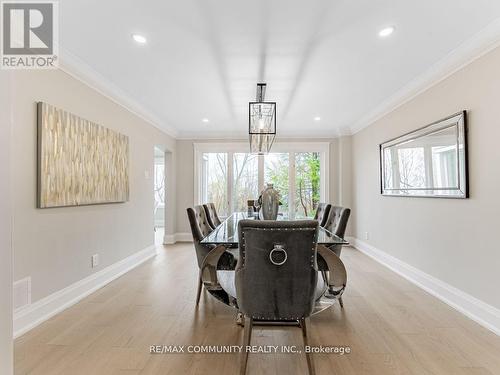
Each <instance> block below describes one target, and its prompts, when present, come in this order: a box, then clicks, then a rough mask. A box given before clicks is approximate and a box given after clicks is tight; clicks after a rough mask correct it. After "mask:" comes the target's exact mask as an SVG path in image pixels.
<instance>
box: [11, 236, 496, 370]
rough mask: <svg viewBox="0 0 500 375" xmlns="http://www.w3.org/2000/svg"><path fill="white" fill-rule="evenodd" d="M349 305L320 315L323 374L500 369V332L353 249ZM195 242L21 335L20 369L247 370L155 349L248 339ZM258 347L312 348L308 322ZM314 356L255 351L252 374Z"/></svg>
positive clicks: (315, 327) (347, 258) (298, 366)
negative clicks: (206, 285)
mask: <svg viewBox="0 0 500 375" xmlns="http://www.w3.org/2000/svg"><path fill="white" fill-rule="evenodd" d="M342 259H343V260H344V262H345V264H346V267H347V270H348V277H349V282H348V287H347V291H346V293H345V294H344V296H345V297H344V303H345V309H344V310H343V311H342V310H340V308H339V307H338V306H335V307H334V308H333V309H329V310H327V311H324V312H322V313H320V314H318V315H316V316H314V317H312V318H311V331H310V336H311V342H312V343H311V344H312V345H346V346H349V347H350V348H351V350H352V353H351V354H346V355H343V356H340V355H334V354H321V355H315V356H314V359H315V364H316V371H317V373H318V374H338V375H343V374H356V375H358V374H371V375H373V374H375V375H377V374H384V375H385V374H414V375H424V374H434V375H436V374H453V375H464V374H474V375H484V374H490V375H491V374H500V337H498V336H496V335H494V334H493V333H491V332H489V331H488V330H486V329H484V328H482V327H481V326H479V325H478V324H476V323H474V322H473V321H471V320H469V319H467V318H466V317H464V316H463V315H461V314H460V313H458V312H456V311H455V310H453V309H452V308H450V307H448V306H447V305H445V304H444V303H442V302H440V301H438V300H437V299H435V298H434V297H432V296H430V295H428V294H427V293H425V292H424V291H422V290H420V289H419V288H417V287H415V286H414V285H412V284H411V283H409V282H408V281H406V280H404V279H402V278H401V277H399V276H398V275H396V274H394V273H393V272H391V271H389V270H387V269H385V268H384V267H382V266H381V265H379V264H377V263H376V262H374V261H373V260H371V259H370V258H368V257H367V256H365V255H363V254H362V253H360V252H358V251H357V250H354V249H351V248H346V249H344V250H343V254H342ZM197 276H198V271H197V266H196V260H195V258H194V250H193V248H192V245H191V244H177V245H173V246H167V247H164V248H162V250H161V253H160V255H158V256H157V257H156V258H155V259H153V260H151V261H149V262H147V263H145V264H143V265H142V266H140V267H138V268H136V269H135V270H133V271H131V272H129V273H128V274H126V275H124V276H122V277H121V278H119V279H118V280H115V281H114V282H112V283H110V284H108V285H107V286H106V287H104V288H102V289H100V290H99V291H97V292H96V293H94V294H92V295H91V296H89V297H87V298H85V299H84V300H83V301H81V302H80V303H78V304H77V305H75V306H73V307H71V308H69V309H67V310H66V311H64V312H62V313H61V314H59V315H57V316H55V317H54V318H52V319H50V320H49V321H47V322H45V323H44V324H42V325H40V326H39V327H37V328H36V329H34V330H32V331H31V332H29V333H27V334H26V335H24V336H22V337H20V338H19V339H17V340H16V342H15V374H17V375H24V374H43V375H52V374H58V375H79V374H82V375H101V374H103V375H114V374H127V375H133V374H134V375H135V374H141V375H147V374H155V375H160V374H161V375H165V374H172V375H180V374H237V373H238V369H239V366H238V365H239V356H238V354H219V355H215V354H203V355H199V354H197V355H195V354H168V355H160V354H156V355H151V354H149V347H150V345H193V344H200V345H240V344H241V341H242V338H243V329H242V328H241V327H239V326H237V325H235V323H234V317H235V311H234V310H232V309H231V308H229V307H227V306H225V305H223V304H221V303H219V302H217V301H215V300H214V299H213V298H212V297H211V296H209V295H208V294H207V293H204V295H203V296H202V300H201V302H200V306H199V308H198V309H196V307H195V295H196V279H197ZM252 344H255V345H302V337H301V332H300V329H299V328H295V327H274V328H269V327H256V328H255V329H254V333H253V336H252ZM306 373H307V367H306V360H305V356H304V354H295V355H294V354H250V357H249V362H248V372H247V374H249V375H251V374H279V375H294V374H297V375H299V374H300V375H303V374H306Z"/></svg>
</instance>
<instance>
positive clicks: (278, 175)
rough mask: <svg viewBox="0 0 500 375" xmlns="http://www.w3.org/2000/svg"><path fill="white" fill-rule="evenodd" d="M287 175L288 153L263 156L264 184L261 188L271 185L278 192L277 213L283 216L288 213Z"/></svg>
mask: <svg viewBox="0 0 500 375" xmlns="http://www.w3.org/2000/svg"><path fill="white" fill-rule="evenodd" d="M289 174H290V164H289V154H288V153H269V154H268V155H265V156H264V183H263V184H262V187H263V188H264V186H265V185H266V184H273V185H274V188H275V189H276V190H278V191H279V192H280V194H281V200H280V203H281V205H280V207H279V211H278V212H280V213H285V214H288V213H289V212H290V207H289V204H288V202H289V195H290V194H289V187H290V180H289V178H288V175H289ZM259 194H260V193H259Z"/></svg>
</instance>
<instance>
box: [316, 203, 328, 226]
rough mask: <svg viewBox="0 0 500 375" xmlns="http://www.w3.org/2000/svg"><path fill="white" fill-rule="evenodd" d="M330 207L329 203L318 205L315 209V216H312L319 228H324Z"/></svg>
mask: <svg viewBox="0 0 500 375" xmlns="http://www.w3.org/2000/svg"><path fill="white" fill-rule="evenodd" d="M331 207H332V205H331V204H329V203H319V204H318V208H317V209H316V214H315V215H314V220H317V221H318V223H319V226H320V227H324V226H325V223H326V220H327V219H328V215H329V214H330V208H331Z"/></svg>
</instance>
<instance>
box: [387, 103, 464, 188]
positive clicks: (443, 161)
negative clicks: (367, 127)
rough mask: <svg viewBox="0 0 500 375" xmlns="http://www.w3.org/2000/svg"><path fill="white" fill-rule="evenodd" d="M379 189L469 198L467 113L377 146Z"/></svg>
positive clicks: (458, 114) (461, 113)
mask: <svg viewBox="0 0 500 375" xmlns="http://www.w3.org/2000/svg"><path fill="white" fill-rule="evenodd" d="M380 171H381V181H380V182H381V192H382V194H383V195H391V196H408V197H439V198H468V182H467V177H468V176H467V174H468V172H467V129H466V112H465V111H463V112H460V113H457V114H455V115H453V116H450V117H447V118H445V119H443V120H440V121H438V122H435V123H433V124H430V125H428V126H425V127H423V128H421V129H418V130H415V131H413V132H410V133H408V134H405V135H402V136H401V137H398V138H395V139H392V140H390V141H387V142H385V143H382V144H381V145H380Z"/></svg>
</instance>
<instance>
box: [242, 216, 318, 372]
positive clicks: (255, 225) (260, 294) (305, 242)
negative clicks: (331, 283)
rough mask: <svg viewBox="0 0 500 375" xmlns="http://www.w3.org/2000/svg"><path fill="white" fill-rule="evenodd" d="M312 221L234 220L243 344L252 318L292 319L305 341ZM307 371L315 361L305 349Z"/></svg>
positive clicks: (311, 288)
mask: <svg viewBox="0 0 500 375" xmlns="http://www.w3.org/2000/svg"><path fill="white" fill-rule="evenodd" d="M318 227H319V224H318V222H317V221H315V220H302V221H258V220H241V221H240V222H239V223H238V235H239V239H240V243H239V246H240V247H239V260H238V263H237V265H236V271H235V273H236V274H235V286H236V296H237V297H236V299H237V301H238V308H239V310H240V312H241V313H242V314H243V315H244V317H245V318H244V320H245V321H244V327H245V328H244V338H243V347H244V348H247V347H249V345H250V341H251V336H252V327H253V324H254V319H259V320H268V321H287V322H288V323H289V322H296V323H297V324H298V325H299V326H300V327H301V328H302V337H303V340H304V345H305V346H306V345H309V344H308V341H309V338H308V333H307V331H308V324H309V323H308V318H309V316H310V315H311V313H312V311H313V308H314V303H315V288H316V284H317V281H318V269H317V267H316V245H317V237H318ZM306 359H307V365H308V369H309V374H310V375H314V373H315V370H314V363H313V360H312V358H311V354H310V353H306ZM247 362H248V351H246V350H245V351H243V353H242V358H241V367H240V375H245V373H246V368H247Z"/></svg>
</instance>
